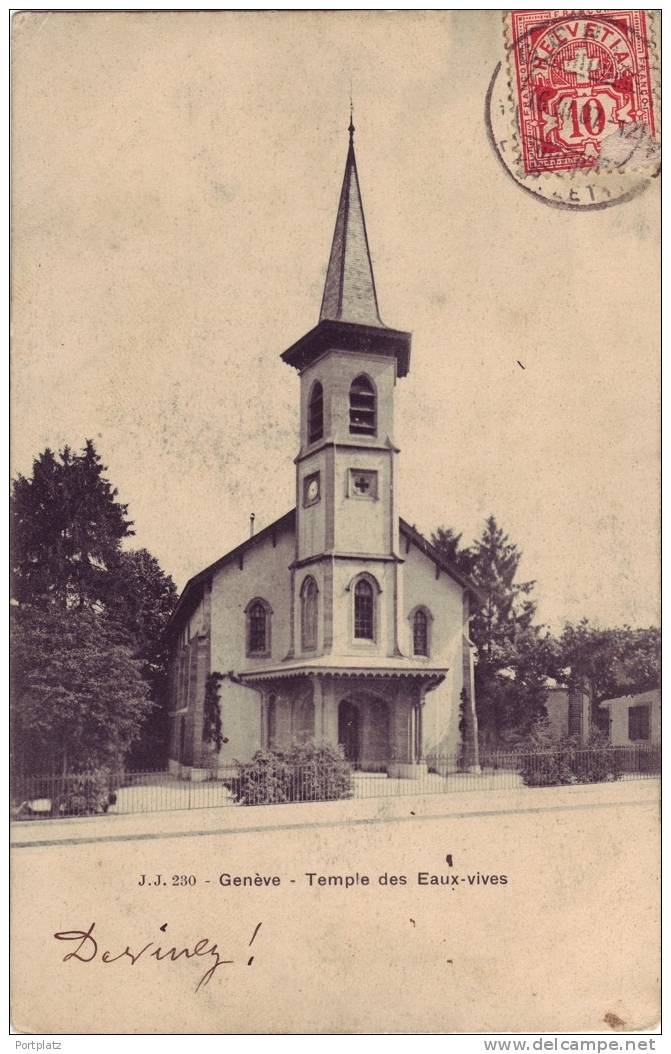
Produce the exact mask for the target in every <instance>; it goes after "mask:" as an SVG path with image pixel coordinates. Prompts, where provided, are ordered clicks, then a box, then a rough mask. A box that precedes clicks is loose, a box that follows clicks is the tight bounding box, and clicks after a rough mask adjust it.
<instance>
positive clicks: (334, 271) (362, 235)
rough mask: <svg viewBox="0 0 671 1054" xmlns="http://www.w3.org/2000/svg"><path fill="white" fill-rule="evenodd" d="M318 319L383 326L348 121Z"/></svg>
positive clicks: (352, 134)
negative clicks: (333, 226)
mask: <svg viewBox="0 0 671 1054" xmlns="http://www.w3.org/2000/svg"><path fill="white" fill-rule="evenodd" d="M319 319H320V321H322V320H323V319H330V320H331V321H334V322H358V323H359V324H360V325H364V326H384V323H383V322H382V319H381V318H380V312H379V309H378V305H377V293H376V292H375V278H374V277H373V264H372V263H371V259H370V249H369V247H368V235H367V234H366V221H365V219H364V214H363V203H362V201H361V188H360V186H359V176H358V173H357V169H356V157H355V156H354V125H353V124H352V121H351V120H350V126H349V149H348V151H347V160H346V162H345V176H344V179H343V184H342V190H341V192H340V203H339V205H338V215H337V218H336V225H335V231H334V233H333V243H332V245H331V255H330V257H329V265H328V270H327V272H326V283H325V285H324V296H323V299H322V306H321V311H320V313H319Z"/></svg>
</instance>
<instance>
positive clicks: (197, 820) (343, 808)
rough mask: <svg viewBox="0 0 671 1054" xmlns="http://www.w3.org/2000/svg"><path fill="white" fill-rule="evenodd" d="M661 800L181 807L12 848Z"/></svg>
mask: <svg viewBox="0 0 671 1054" xmlns="http://www.w3.org/2000/svg"><path fill="white" fill-rule="evenodd" d="M659 795H660V783H659V780H658V779H641V780H628V781H624V782H616V783H598V784H582V785H579V786H575V787H544V788H527V787H524V788H519V789H515V790H497V791H492V790H483V791H472V792H468V791H466V792H461V793H456V792H455V793H449V792H448V793H441V794H422V795H408V794H404V795H403V796H399V797H383V798H359V799H353V800H352V799H350V800H347V801H334V802H306V803H301V804H293V805H257V806H253V807H245V806H228V807H225V808H210V809H181V810H178V811H172V812H154V813H138V814H134V815H120V816H112V815H107V816H89V817H83V818H80V819H68V820H44V821H38V820H32V821H22V822H16V823H13V824H11V829H10V842H11V845H12V846H14V847H16V848H28V847H30V846H38V845H54V844H61V843H62V844H71V845H75V844H79V843H84V842H95V841H126V840H135V839H143V838H170V837H183V836H185V835H204V836H207V835H214V834H228V833H230V834H234V833H239V834H241V833H243V832H251V831H262V830H264V829H267V828H268V829H270V828H273V829H277V828H282V827H284V828H296V827H308V826H317V827H321V826H334V825H337V826H340V825H343V824H357V825H358V824H366V823H382V822H386V821H390V820H410V821H412V820H415V821H417V820H421V819H422V818H424V819H426V818H429V817H431V818H433V819H435V818H437V817H442V816H445V817H451V818H453V819H459V818H462V817H467V816H474V815H487V814H492V813H499V812H500V813H511V812H512V813H516V812H544V811H550V810H572V809H590V808H618V807H627V806H634V805H648V806H649V805H654V804H655V803H658V802H659Z"/></svg>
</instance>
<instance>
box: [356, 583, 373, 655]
mask: <svg viewBox="0 0 671 1054" xmlns="http://www.w3.org/2000/svg"><path fill="white" fill-rule="evenodd" d="M354 636H355V637H356V638H357V639H358V640H374V639H375V592H374V590H373V587H372V585H371V584H370V582H369V581H368V579H366V578H360V579H359V581H358V582H357V584H356V585H355V587H354Z"/></svg>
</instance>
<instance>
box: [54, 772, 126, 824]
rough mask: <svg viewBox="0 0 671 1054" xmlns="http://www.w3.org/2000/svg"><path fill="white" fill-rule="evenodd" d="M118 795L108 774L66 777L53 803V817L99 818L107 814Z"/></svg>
mask: <svg viewBox="0 0 671 1054" xmlns="http://www.w3.org/2000/svg"><path fill="white" fill-rule="evenodd" d="M112 799H115V800H116V795H114V794H113V793H112V791H111V785H110V777H109V773H107V772H104V771H102V772H89V773H85V774H83V775H78V776H64V777H63V779H62V782H60V785H59V786H57V788H56V790H55V793H54V797H53V799H52V803H51V811H52V815H53V816H97V815H99V814H100V813H106V812H107V810H108V809H109V807H110V804H111V803H112Z"/></svg>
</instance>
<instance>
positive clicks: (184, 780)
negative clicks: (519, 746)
mask: <svg viewBox="0 0 671 1054" xmlns="http://www.w3.org/2000/svg"><path fill="white" fill-rule="evenodd" d="M660 770H661V757H660V748H659V746H656V745H655V746H644V747H633V746H628V747H606V748H593V747H592V748H574V747H561V748H559V747H557V748H554V749H552V750H545V751H535V752H528V751H525V752H520V751H512V752H505V753H504V752H500V751H498V752H486V753H485V752H482V753H481V754H480V758H479V765H478V766H473V765H470V766H469V765H466V764H465V763H464V760H463V757H462V756H460V755H440V756H435V755H434V756H429V757H427V758H426V760H425V761H423V762H420V763H414V764H411V763H407V762H398V761H388V760H387V761H373V760H366V761H363V762H358V763H350V762H347V761H345V760H344V759H341V760H339V761H336V762H333V760H332V759H331V761H330V762H329V764H326V765H325V764H323V763H321V764H320V763H319V762H318V761H316V760H311V761H309V762H306V763H305V764H299V765H293V766H290V765H288V764H287V763H286V762H284V761H282V759H281V757H280V758H279V759H278V762H277V764H270V765H269V764H268V762H267V761H266V762H265V763H264V764H263V765H262V766H260V767H259V766H254V764H253V763H247V764H244V765H239V764H232V765H228V766H226V767H224V768H219V769H218V770H217V772H216V773H215V772H212V773H209V775H208V777H207V778H206V779H203V780H199V781H198V782H196V781H193V780H192V779H190V778H188V777H189V775H190V770H188V769H184V771H183V772H182V773H181V774H179V773H171V772H167V771H160V772H126V771H118V772H115V771H96V772H84V773H76V774H67V775H58V776H54V775H50V776H26V777H21V778H17V779H15V780H14V782H13V786H12V817H13V819H17V820H25V819H58V818H60V819H64V818H68V817H75V816H96V815H98V816H101V815H120V814H131V813H145V812H164V811H168V810H172V809H208V808H227V807H230V806H240V805H264V804H286V803H292V802H295V803H298V802H316V801H333V800H338V799H346V798H355V799H356V798H378V797H395V796H398V795H414V794H444V793H451V792H458V791H495V790H513V789H517V788H523V787H550V786H570V785H572V784H581V783H582V784H584V783H601V782H611V781H614V780H632V779H645V778H647V777H653V776H656V775H657V774H658V773H659V772H660Z"/></svg>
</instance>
